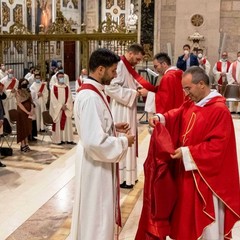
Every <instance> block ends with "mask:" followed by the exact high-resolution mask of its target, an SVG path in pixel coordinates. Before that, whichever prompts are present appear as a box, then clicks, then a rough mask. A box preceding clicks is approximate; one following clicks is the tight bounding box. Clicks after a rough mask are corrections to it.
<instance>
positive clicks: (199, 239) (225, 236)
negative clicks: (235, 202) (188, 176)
mask: <svg viewBox="0 0 240 240" xmlns="http://www.w3.org/2000/svg"><path fill="white" fill-rule="evenodd" d="M189 152H190V151H189ZM190 155H191V158H192V161H193V162H194V163H195V161H194V160H193V157H192V154H191V152H190ZM195 165H196V168H197V171H198V173H199V175H200V177H201V178H202V179H203V181H204V182H205V183H206V185H207V186H208V188H209V189H210V190H211V191H212V193H213V194H214V195H215V196H216V197H217V198H218V199H219V200H220V201H222V203H223V204H224V205H225V206H226V207H227V208H228V209H230V210H231V211H232V212H233V213H234V214H236V216H237V217H239V218H240V215H238V214H237V213H236V212H235V211H234V210H233V209H232V208H230V207H229V206H228V205H227V204H226V203H225V201H223V200H222V199H221V198H220V197H219V196H218V195H217V194H216V193H215V192H214V191H213V189H212V188H211V187H210V185H209V184H208V182H207V181H206V180H205V179H204V177H203V176H202V174H201V172H200V171H199V169H198V167H197V164H196V163H195ZM192 174H193V179H194V182H195V185H196V188H197V191H198V193H199V194H200V196H201V197H202V199H203V201H204V203H205V206H206V201H205V199H204V198H203V196H202V194H201V192H200V190H199V188H198V184H197V181H196V178H195V174H194V170H192ZM225 206H224V207H225ZM204 209H205V207H204ZM203 212H204V213H205V214H206V215H207V216H209V217H210V218H212V217H211V216H210V215H209V214H208V213H207V212H205V211H204V210H203ZM224 215H225V213H224ZM212 219H213V220H214V222H215V218H212ZM211 224H212V223H211ZM211 224H209V225H207V226H206V227H205V228H207V227H208V226H210V225H211ZM205 228H204V229H205ZM231 231H232V229H231V230H230V231H229V232H228V233H226V234H225V235H224V238H227V239H231V238H228V237H227V235H228V234H229V233H230V232H231ZM201 237H202V235H201V236H200V237H199V238H198V240H201Z"/></svg>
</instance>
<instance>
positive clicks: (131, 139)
mask: <svg viewBox="0 0 240 240" xmlns="http://www.w3.org/2000/svg"><path fill="white" fill-rule="evenodd" d="M125 137H127V139H128V146H129V147H131V146H132V145H133V144H134V142H135V136H134V135H131V134H125Z"/></svg>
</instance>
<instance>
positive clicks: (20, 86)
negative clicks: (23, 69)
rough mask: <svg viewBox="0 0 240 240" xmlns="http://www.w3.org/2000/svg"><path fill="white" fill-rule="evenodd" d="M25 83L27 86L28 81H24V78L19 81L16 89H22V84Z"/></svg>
mask: <svg viewBox="0 0 240 240" xmlns="http://www.w3.org/2000/svg"><path fill="white" fill-rule="evenodd" d="M25 81H26V83H27V84H29V81H28V80H27V79H25V78H21V79H19V82H18V89H22V83H23V82H25Z"/></svg>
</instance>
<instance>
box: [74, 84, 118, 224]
mask: <svg viewBox="0 0 240 240" xmlns="http://www.w3.org/2000/svg"><path fill="white" fill-rule="evenodd" d="M84 89H88V90H92V91H94V92H96V93H97V94H98V95H99V96H100V97H101V98H102V100H103V102H104V103H105V105H106V107H107V109H108V111H109V113H110V115H111V118H112V119H113V117H112V113H111V110H110V108H109V104H108V103H107V102H106V100H105V99H104V97H103V96H102V94H101V93H100V92H99V90H98V89H97V88H96V87H95V86H94V85H92V84H89V83H83V84H82V86H81V87H80V88H79V89H78V92H79V91H81V90H84ZM112 130H113V133H114V136H116V131H115V128H114V126H112ZM119 184H120V182H119V164H118V163H116V185H117V186H116V188H117V194H116V208H115V218H116V219H115V220H116V224H117V225H118V226H120V227H122V221H121V211H120V186H119Z"/></svg>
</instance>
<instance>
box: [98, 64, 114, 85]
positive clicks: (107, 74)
mask: <svg viewBox="0 0 240 240" xmlns="http://www.w3.org/2000/svg"><path fill="white" fill-rule="evenodd" d="M115 77H117V64H116V63H114V64H113V65H112V66H111V67H105V69H104V72H103V76H102V79H101V83H102V84H103V85H110V83H111V81H112V79H113V78H115Z"/></svg>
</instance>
